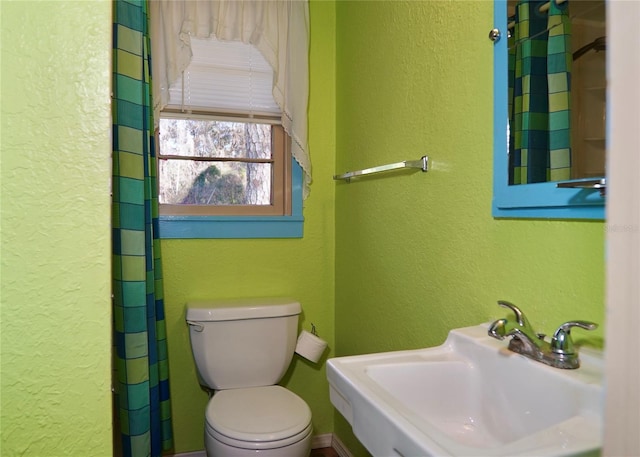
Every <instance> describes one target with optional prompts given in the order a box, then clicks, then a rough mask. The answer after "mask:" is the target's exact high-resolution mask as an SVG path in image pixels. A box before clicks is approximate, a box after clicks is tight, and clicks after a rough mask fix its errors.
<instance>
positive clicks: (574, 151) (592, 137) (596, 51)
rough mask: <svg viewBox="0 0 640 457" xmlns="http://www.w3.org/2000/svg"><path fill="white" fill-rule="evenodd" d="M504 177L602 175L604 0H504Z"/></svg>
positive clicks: (516, 180) (519, 180)
mask: <svg viewBox="0 0 640 457" xmlns="http://www.w3.org/2000/svg"><path fill="white" fill-rule="evenodd" d="M507 14H508V16H509V18H508V29H509V34H508V36H509V44H508V47H509V75H508V79H509V96H508V100H509V132H508V137H509V184H510V185H511V184H527V183H539V182H548V181H565V180H570V179H580V178H593V177H603V176H605V168H604V167H605V110H606V66H605V52H603V51H605V50H606V26H605V22H606V21H605V5H604V0H551V1H545V0H519V1H518V0H509V2H508V10H507Z"/></svg>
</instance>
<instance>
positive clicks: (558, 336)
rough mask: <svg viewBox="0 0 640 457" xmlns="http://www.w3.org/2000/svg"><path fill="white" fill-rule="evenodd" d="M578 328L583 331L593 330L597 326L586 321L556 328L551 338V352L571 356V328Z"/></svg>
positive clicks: (572, 351)
mask: <svg viewBox="0 0 640 457" xmlns="http://www.w3.org/2000/svg"><path fill="white" fill-rule="evenodd" d="M572 327H579V328H581V329H584V330H595V329H597V328H598V324H596V323H594V322H588V321H569V322H565V323H564V324H562V325H561V326H560V327H558V330H556V331H555V332H554V334H553V338H551V350H552V351H553V352H555V353H556V354H573V353H574V352H575V351H574V347H573V340H572V339H571V328H572Z"/></svg>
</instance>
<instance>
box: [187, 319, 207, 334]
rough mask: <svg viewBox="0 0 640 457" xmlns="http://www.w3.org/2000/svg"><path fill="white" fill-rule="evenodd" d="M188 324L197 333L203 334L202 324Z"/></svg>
mask: <svg viewBox="0 0 640 457" xmlns="http://www.w3.org/2000/svg"><path fill="white" fill-rule="evenodd" d="M187 324H188V325H189V327H193V329H194V330H195V331H196V332H201V331H203V330H204V325H202V324H201V323H200V322H195V321H187Z"/></svg>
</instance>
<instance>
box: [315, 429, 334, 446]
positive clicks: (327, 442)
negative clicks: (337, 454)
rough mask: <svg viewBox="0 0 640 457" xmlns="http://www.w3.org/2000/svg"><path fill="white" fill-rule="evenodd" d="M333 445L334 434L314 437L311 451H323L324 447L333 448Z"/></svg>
mask: <svg viewBox="0 0 640 457" xmlns="http://www.w3.org/2000/svg"><path fill="white" fill-rule="evenodd" d="M331 443H333V433H325V434H323V435H314V436H313V438H311V449H321V448H323V447H331Z"/></svg>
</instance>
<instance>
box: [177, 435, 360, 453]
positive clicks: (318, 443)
mask: <svg viewBox="0 0 640 457" xmlns="http://www.w3.org/2000/svg"><path fill="white" fill-rule="evenodd" d="M323 447H332V448H333V449H335V451H336V452H337V453H338V455H339V456H340V457H353V456H352V455H351V453H350V452H349V450H348V449H347V447H346V446H345V445H344V444H343V443H342V441H340V439H339V438H338V437H337V436H335V435H334V434H333V433H325V434H322V435H314V436H313V437H312V438H311V449H320V448H323ZM171 457H207V454H206V452H205V451H204V450H202V451H192V452H183V453H180V454H173V456H171Z"/></svg>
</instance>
